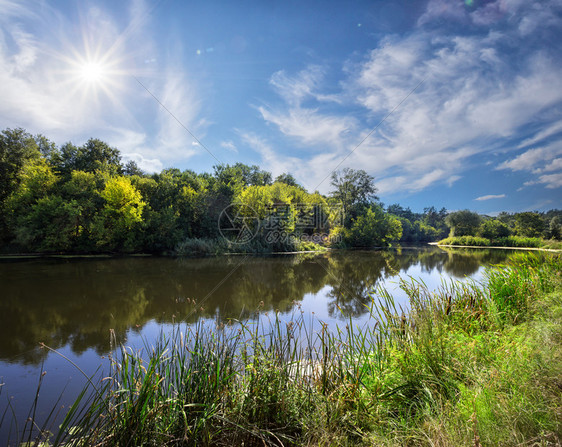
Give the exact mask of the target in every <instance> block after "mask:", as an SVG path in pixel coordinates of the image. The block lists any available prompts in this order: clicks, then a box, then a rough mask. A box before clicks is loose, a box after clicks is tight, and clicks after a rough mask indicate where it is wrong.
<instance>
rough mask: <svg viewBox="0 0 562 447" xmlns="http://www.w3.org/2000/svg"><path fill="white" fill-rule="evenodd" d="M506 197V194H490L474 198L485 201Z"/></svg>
mask: <svg viewBox="0 0 562 447" xmlns="http://www.w3.org/2000/svg"><path fill="white" fill-rule="evenodd" d="M505 197H506V195H505V194H488V195H487V196H480V197H476V199H474V200H477V201H484V200H493V199H503V198H505Z"/></svg>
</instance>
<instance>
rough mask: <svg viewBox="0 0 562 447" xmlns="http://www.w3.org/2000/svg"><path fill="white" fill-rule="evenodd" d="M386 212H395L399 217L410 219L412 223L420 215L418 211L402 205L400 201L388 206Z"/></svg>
mask: <svg viewBox="0 0 562 447" xmlns="http://www.w3.org/2000/svg"><path fill="white" fill-rule="evenodd" d="M386 212H387V213H390V214H394V215H395V216H398V217H403V218H405V219H408V220H409V221H410V223H413V222H414V221H415V220H417V219H418V218H419V215H416V213H414V212H413V211H412V210H411V209H410V208H404V207H402V206H400V205H399V204H398V203H394V204H392V205H389V206H388V207H387V208H386Z"/></svg>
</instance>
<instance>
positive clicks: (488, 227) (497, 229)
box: [478, 219, 511, 240]
mask: <svg viewBox="0 0 562 447" xmlns="http://www.w3.org/2000/svg"><path fill="white" fill-rule="evenodd" d="M478 232H479V234H480V235H481V236H482V237H485V238H487V239H491V240H496V239H498V238H502V237H507V236H509V235H510V233H511V231H509V227H508V226H507V225H506V224H505V223H503V222H502V221H500V220H498V219H488V220H485V221H484V222H482V223H481V224H480V229H479V230H478Z"/></svg>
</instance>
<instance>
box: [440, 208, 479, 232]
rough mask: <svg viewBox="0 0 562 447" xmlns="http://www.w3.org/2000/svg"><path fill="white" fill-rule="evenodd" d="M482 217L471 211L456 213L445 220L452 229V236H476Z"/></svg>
mask: <svg viewBox="0 0 562 447" xmlns="http://www.w3.org/2000/svg"><path fill="white" fill-rule="evenodd" d="M480 221H481V217H480V215H479V214H478V213H475V212H473V211H469V210H462V211H455V212H453V213H450V214H449V215H447V217H446V218H445V223H446V224H447V226H448V227H449V228H450V230H451V231H450V236H475V235H476V232H477V231H478V227H479V225H480Z"/></svg>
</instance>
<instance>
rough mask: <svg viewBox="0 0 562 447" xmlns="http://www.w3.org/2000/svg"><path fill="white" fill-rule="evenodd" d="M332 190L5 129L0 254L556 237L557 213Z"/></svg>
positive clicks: (346, 183) (353, 186) (367, 179)
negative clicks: (493, 211)
mask: <svg viewBox="0 0 562 447" xmlns="http://www.w3.org/2000/svg"><path fill="white" fill-rule="evenodd" d="M331 184H332V187H333V190H332V192H331V193H330V194H328V195H322V194H320V193H318V192H313V193H311V192H308V191H306V189H305V188H303V187H302V186H301V185H299V184H298V183H297V182H296V180H295V178H294V177H293V176H292V175H291V174H289V173H285V174H282V175H280V176H278V177H277V178H275V179H274V178H273V176H272V175H271V173H269V172H267V171H264V170H262V169H260V168H259V167H258V166H248V165H245V164H242V163H236V164H235V165H219V166H214V168H213V172H212V173H196V172H194V171H192V170H185V171H183V172H182V171H180V170H179V169H165V170H163V171H161V172H159V173H156V174H147V173H144V172H143V171H142V170H141V169H139V167H138V166H137V164H136V163H135V162H134V161H128V162H127V163H123V162H122V160H121V154H120V152H119V150H118V149H116V148H112V147H110V146H109V145H108V144H106V143H105V142H103V141H100V140H98V139H90V140H88V141H87V142H86V143H85V144H84V145H82V146H76V145H74V144H72V143H66V144H63V145H62V146H60V147H57V146H56V145H55V144H54V143H53V142H52V141H50V140H48V139H47V138H46V137H44V136H42V135H36V136H33V135H31V134H29V133H28V132H26V131H25V130H23V129H6V130H4V131H2V132H1V133H0V247H1V248H0V251H1V252H4V253H25V252H47V253H60V252H65V253H100V252H101V253H107V252H109V253H116V252H117V253H134V252H148V253H172V252H173V253H178V254H213V253H215V254H216V253H221V252H229V251H238V252H239V251H246V252H272V251H300V250H308V249H319V248H320V247H321V246H332V247H386V246H388V245H389V244H391V243H393V242H404V243H415V242H428V241H436V240H439V239H442V238H444V237H446V236H447V235H448V234H450V235H462V234H466V235H469V234H470V235H484V234H488V233H489V232H491V231H492V232H493V231H496V232H504V233H506V234H507V233H508V234H509V235H514V234H515V235H528V234H532V235H533V237H543V238H555V239H560V230H561V216H562V213H561V212H559V211H550V212H548V213H518V214H507V213H502V214H500V215H499V216H498V218H495V219H491V218H488V217H486V216H479V215H477V214H476V213H472V212H470V211H459V212H455V213H447V210H446V209H444V208H442V209H441V210H437V209H436V208H434V207H429V208H426V209H424V212H423V213H414V212H412V211H411V210H410V209H409V208H403V207H401V206H400V205H398V204H394V205H390V206H388V207H387V208H386V209H385V208H384V206H383V204H382V203H380V201H379V199H378V197H377V196H376V191H377V190H376V187H375V183H374V178H373V177H372V176H370V175H368V174H367V173H366V172H365V171H363V170H353V169H349V168H346V169H344V170H342V171H337V172H334V173H333V175H332V179H331ZM471 219H472V220H471ZM461 233H462V234H461ZM502 234H503V233H502Z"/></svg>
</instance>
